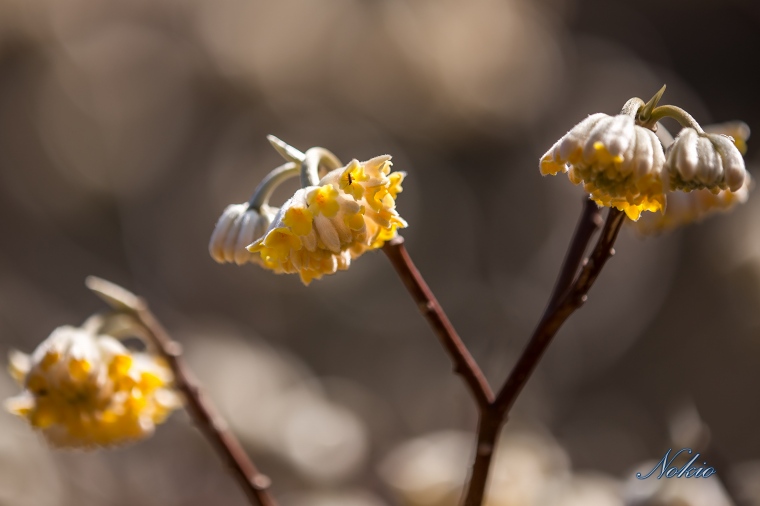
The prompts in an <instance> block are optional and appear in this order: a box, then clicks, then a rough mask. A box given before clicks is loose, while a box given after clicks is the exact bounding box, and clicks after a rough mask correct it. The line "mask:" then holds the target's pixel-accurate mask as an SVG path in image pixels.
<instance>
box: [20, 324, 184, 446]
mask: <svg viewBox="0 0 760 506" xmlns="http://www.w3.org/2000/svg"><path fill="white" fill-rule="evenodd" d="M9 369H10V373H11V375H12V376H13V377H14V378H15V379H16V381H18V382H19V384H20V385H21V386H22V387H24V391H23V392H22V393H21V394H20V395H18V396H16V397H13V398H10V399H8V400H7V401H6V403H5V405H6V408H7V409H8V410H9V411H10V412H11V413H14V414H16V415H18V416H21V417H23V418H25V419H26V420H27V421H28V422H29V423H30V424H31V425H32V427H34V428H35V429H37V430H39V431H40V432H41V433H42V434H43V436H44V437H45V438H46V439H47V441H48V442H49V443H50V444H52V445H53V446H56V447H61V448H93V447H98V446H106V447H107V446H118V445H123V444H125V443H129V442H133V441H137V440H140V439H143V438H146V437H148V436H150V435H151V434H152V433H153V430H154V428H155V425H156V424H158V423H162V422H163V421H164V420H165V419H166V417H167V416H168V415H169V413H171V411H172V410H174V409H175V408H177V407H178V406H179V405H180V402H179V398H178V396H177V395H176V394H175V393H174V391H173V390H172V389H171V384H172V381H173V378H172V374H171V371H170V370H169V369H168V367H167V366H166V365H165V364H164V363H163V362H162V361H161V360H159V359H157V358H155V357H152V356H150V355H148V354H145V353H132V352H130V351H129V350H127V349H126V348H125V347H124V345H122V344H121V343H120V342H119V341H117V340H116V339H114V338H112V337H110V336H105V335H99V336H98V335H94V334H93V333H91V332H90V331H88V330H85V329H82V328H76V327H69V326H65V327H59V328H58V329H56V330H55V331H53V333H52V334H50V336H49V337H48V338H47V339H46V340H45V341H43V342H42V343H41V344H40V345H39V346H38V347H37V349H36V350H35V351H34V353H32V355H31V356H29V355H25V354H23V353H21V352H12V353H11V357H10V367H9Z"/></svg>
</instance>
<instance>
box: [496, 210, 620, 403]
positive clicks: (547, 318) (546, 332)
mask: <svg viewBox="0 0 760 506" xmlns="http://www.w3.org/2000/svg"><path fill="white" fill-rule="evenodd" d="M624 219H625V214H623V212H621V211H619V210H617V209H615V208H611V209H610V211H609V214H608V215H607V221H606V222H605V224H604V229H603V230H602V233H601V235H600V237H599V240H598V241H597V243H596V246H595V247H594V251H593V253H592V254H591V256H590V258H589V259H588V261H587V262H586V263H585V265H584V266H583V268H582V269H581V272H580V274H578V278H577V279H576V280H575V282H574V283H573V284H572V286H571V287H570V288H569V289H568V290H567V291H566V293H565V294H564V295H563V296H561V297H559V299H558V301H557V302H556V304H554V305H550V306H549V307H547V309H546V312H545V313H544V315H543V317H542V318H541V321H540V322H539V323H538V326H537V327H536V330H535V331H534V332H533V336H532V337H531V338H530V341H529V342H528V345H527V346H526V347H525V349H524V350H523V352H522V354H521V355H520V358H519V359H518V361H517V364H515V366H514V368H513V369H512V372H511V373H510V374H509V377H508V378H507V381H506V382H505V383H504V386H503V387H502V388H501V390H500V391H499V393H498V395H497V396H496V401H495V402H494V404H495V405H496V408H497V409H498V410H499V411H500V412H501V413H503V414H504V416H506V415H507V414H508V413H509V410H510V409H511V407H512V405H513V404H514V402H515V400H516V399H517V396H518V395H519V394H520V392H521V391H522V389H523V387H524V386H525V383H527V381H528V379H529V378H530V376H531V374H532V373H533V370H534V369H535V368H536V365H537V364H538V362H539V361H540V360H541V357H542V356H543V355H544V352H545V351H546V349H547V347H548V346H549V344H550V343H551V341H552V338H553V337H554V336H555V334H556V333H557V331H558V330H559V328H560V327H561V326H562V324H563V323H565V320H567V318H568V317H569V316H570V315H571V314H573V312H575V310H576V309H578V308H579V307H581V306H582V305H583V303H584V302H586V299H587V294H588V291H589V290H590V289H591V287H592V286H593V284H594V282H595V281H596V278H597V277H598V276H599V273H600V272H601V271H602V268H603V267H604V264H605V263H606V262H607V260H609V258H610V257H611V256H612V255H614V254H615V251H614V250H613V249H612V246H613V244H614V243H615V239H616V238H617V235H618V232H620V227H621V226H622V224H623V221H624ZM579 230H580V227H579ZM569 256H570V255H568V257H569ZM565 267H566V268H574V267H573V266H572V265H566V266H565Z"/></svg>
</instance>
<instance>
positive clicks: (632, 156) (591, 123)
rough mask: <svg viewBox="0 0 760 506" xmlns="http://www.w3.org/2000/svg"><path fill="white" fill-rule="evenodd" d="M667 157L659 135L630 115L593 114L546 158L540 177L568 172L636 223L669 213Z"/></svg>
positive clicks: (600, 201) (604, 203)
mask: <svg viewBox="0 0 760 506" xmlns="http://www.w3.org/2000/svg"><path fill="white" fill-rule="evenodd" d="M664 163H665V154H664V152H663V149H662V145H661V144H660V141H659V140H658V139H657V136H656V135H655V134H654V132H652V131H651V130H649V129H646V128H644V127H641V126H639V125H636V124H635V120H634V118H633V117H631V116H629V115H626V114H619V115H617V116H609V115H607V114H602V113H599V114H592V115H591V116H589V117H588V118H586V119H585V120H583V121H581V122H580V123H579V124H578V125H576V126H575V127H574V128H573V129H572V130H570V131H569V132H568V133H567V134H566V135H564V136H563V137H562V138H561V139H560V140H558V141H557V142H556V143H555V144H554V146H552V148H551V149H549V151H548V152H547V153H546V154H545V155H544V156H543V157H542V158H541V165H540V168H541V173H542V174H543V175H547V174H552V175H556V174H557V173H558V172H560V171H561V172H567V173H568V177H569V179H570V181H572V182H573V183H574V184H576V185H577V184H581V183H583V187H584V189H585V190H586V191H587V192H588V193H590V194H591V198H592V199H594V201H595V202H596V203H597V204H599V205H600V206H608V207H610V206H611V207H615V208H617V209H620V210H621V211H625V213H626V214H627V215H628V217H629V218H631V219H632V220H637V219H638V218H639V216H640V215H641V213H642V211H662V210H664V208H665V188H664V183H663V176H662V174H663V165H664Z"/></svg>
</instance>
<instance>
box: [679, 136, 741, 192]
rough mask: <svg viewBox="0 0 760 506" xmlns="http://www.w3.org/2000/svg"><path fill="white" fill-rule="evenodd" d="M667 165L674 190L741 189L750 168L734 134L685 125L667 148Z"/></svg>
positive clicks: (733, 190)
mask: <svg viewBox="0 0 760 506" xmlns="http://www.w3.org/2000/svg"><path fill="white" fill-rule="evenodd" d="M665 167H666V169H667V171H668V173H669V174H670V187H671V189H672V190H685V191H691V190H701V189H707V190H711V191H712V192H713V193H718V192H719V191H721V190H730V191H732V192H736V191H738V190H739V189H740V188H741V187H742V185H743V184H744V180H745V177H746V176H747V170H746V168H745V166H744V159H743V158H742V155H741V153H740V152H739V150H738V149H737V147H736V146H735V145H734V140H733V139H732V138H731V137H728V136H726V135H721V134H709V133H699V132H697V131H696V130H694V129H693V128H684V129H683V130H681V132H680V133H679V134H678V136H677V137H676V139H675V141H674V142H673V144H672V145H671V146H670V147H669V148H668V153H667V160H666V162H665Z"/></svg>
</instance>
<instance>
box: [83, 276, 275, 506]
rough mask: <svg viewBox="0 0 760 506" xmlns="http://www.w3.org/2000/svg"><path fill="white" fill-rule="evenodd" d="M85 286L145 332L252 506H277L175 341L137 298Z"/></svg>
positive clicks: (94, 281)
mask: <svg viewBox="0 0 760 506" xmlns="http://www.w3.org/2000/svg"><path fill="white" fill-rule="evenodd" d="M87 286H88V287H89V288H90V289H91V290H92V291H94V292H95V293H96V294H98V295H99V296H101V297H102V298H103V299H104V300H105V301H106V302H108V303H109V304H110V305H111V306H112V307H113V308H114V309H116V310H117V311H118V312H119V313H121V314H124V315H127V316H130V317H131V318H133V319H134V320H135V321H136V323H138V324H139V326H140V327H142V328H143V329H144V330H145V333H146V337H148V339H149V340H150V344H152V345H153V346H154V347H155V348H156V351H157V352H158V353H159V354H160V355H161V356H162V357H163V358H164V360H166V362H167V363H168V364H169V367H170V368H171V370H172V373H174V384H175V387H176V388H177V390H179V391H180V392H182V394H183V395H184V397H185V401H186V408H187V411H188V412H189V413H190V415H191V416H192V418H193V420H194V421H195V424H196V425H197V426H198V428H199V429H200V431H201V432H202V433H203V435H204V436H205V437H206V439H208V440H209V442H210V443H211V444H212V446H213V447H214V449H215V450H216V451H217V453H218V454H219V456H220V457H221V458H222V460H224V461H225V462H226V464H227V466H228V467H229V469H230V471H231V472H232V474H233V476H234V477H235V479H236V480H237V481H238V483H239V485H240V487H241V488H242V489H243V491H244V492H245V494H246V496H247V497H248V500H249V501H250V503H251V504H253V505H257V506H277V502H276V501H275V500H274V498H273V497H272V495H271V494H270V493H269V491H268V488H269V486H270V484H271V480H270V479H269V478H268V477H267V476H265V475H263V474H261V473H260V472H259V470H258V469H257V468H256V466H255V465H254V464H253V462H251V460H250V459H249V458H248V455H247V454H246V453H245V450H244V449H243V447H242V445H241V444H240V442H239V441H238V440H237V438H236V437H235V435H234V434H233V433H232V432H231V431H230V429H229V428H228V426H227V423H226V422H225V421H224V419H223V418H222V417H221V415H220V414H219V412H218V411H217V409H216V408H215V407H214V405H213V404H212V403H211V401H210V400H209V399H208V397H207V396H205V395H204V393H203V391H202V390H201V389H200V387H199V386H198V382H197V380H196V379H195V378H194V377H193V375H192V373H191V372H190V370H189V369H188V367H187V365H186V364H185V362H184V360H183V359H182V347H181V345H180V344H179V343H178V342H176V341H174V340H173V339H172V338H171V336H170V335H169V334H168V332H167V331H166V330H165V329H164V328H163V326H161V324H160V323H159V322H158V320H157V319H156V317H155V316H154V315H153V313H151V311H150V310H149V309H148V305H147V303H146V302H145V300H143V299H142V298H140V297H137V296H135V295H134V294H132V293H131V292H129V291H127V290H125V289H124V288H122V287H120V286H118V285H115V284H113V283H110V282H108V281H105V280H103V279H100V278H95V277H89V278H87Z"/></svg>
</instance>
